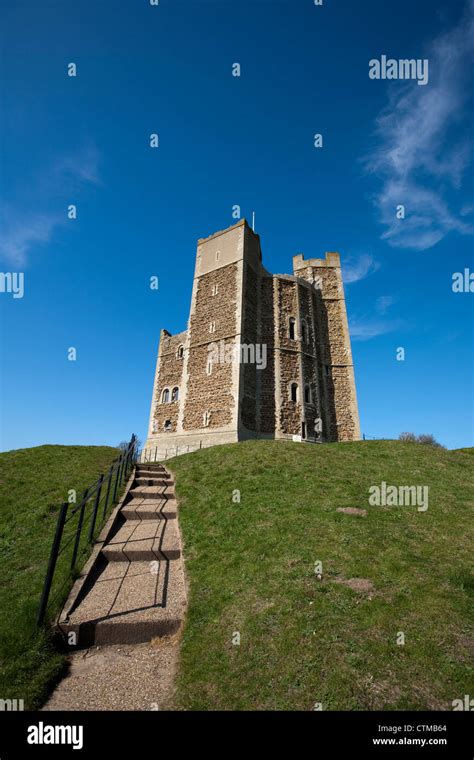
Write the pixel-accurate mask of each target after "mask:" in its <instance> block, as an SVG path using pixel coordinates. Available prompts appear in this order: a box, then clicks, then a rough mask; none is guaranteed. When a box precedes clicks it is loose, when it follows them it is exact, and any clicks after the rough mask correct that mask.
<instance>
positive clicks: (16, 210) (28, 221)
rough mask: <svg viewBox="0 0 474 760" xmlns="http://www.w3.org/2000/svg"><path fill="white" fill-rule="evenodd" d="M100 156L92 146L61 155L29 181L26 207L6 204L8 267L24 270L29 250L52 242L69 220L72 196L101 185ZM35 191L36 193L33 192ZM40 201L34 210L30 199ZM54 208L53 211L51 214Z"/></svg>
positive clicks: (1, 229) (3, 228) (0, 223)
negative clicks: (75, 152)
mask: <svg viewBox="0 0 474 760" xmlns="http://www.w3.org/2000/svg"><path fill="white" fill-rule="evenodd" d="M98 164H99V155H98V152H97V151H96V149H95V148H93V147H91V146H89V147H87V148H84V149H83V150H81V151H79V152H78V153H77V154H75V155H69V156H61V157H60V158H58V159H57V161H56V162H55V163H54V164H53V165H52V166H50V167H49V168H48V169H47V170H46V171H45V172H43V173H42V174H41V175H39V176H37V177H35V178H34V179H33V180H31V181H30V183H29V186H28V192H26V191H25V193H24V198H25V202H24V205H23V206H19V205H18V203H16V204H11V203H8V202H6V203H4V205H3V208H2V214H1V218H0V260H1V261H4V262H5V263H6V264H7V265H8V266H13V267H16V268H21V267H25V265H26V263H27V259H28V254H29V253H30V251H31V250H32V249H33V248H34V247H35V246H37V245H39V244H42V245H44V244H46V243H49V242H50V240H51V239H52V237H53V234H54V231H55V230H56V229H57V228H58V227H59V226H60V225H62V224H65V223H66V221H67V217H66V209H67V204H68V203H70V202H72V199H71V196H72V195H73V194H74V198H76V196H77V194H78V193H79V192H80V191H81V190H82V189H83V188H84V186H86V185H88V184H98V183H99V182H100V179H99V173H98ZM32 190H33V193H32ZM31 195H33V196H34V197H35V198H39V199H40V203H41V208H39V207H38V204H35V207H34V208H32V204H31V201H28V200H27V196H31ZM51 207H53V208H54V210H53V211H51Z"/></svg>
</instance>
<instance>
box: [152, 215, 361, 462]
mask: <svg viewBox="0 0 474 760" xmlns="http://www.w3.org/2000/svg"><path fill="white" fill-rule="evenodd" d="M359 437H360V433H359V417H358V411H357V399H356V392H355V382H354V368H353V364H352V354H351V345H350V338H349V330H348V325H347V316H346V306H345V300H344V290H343V285H342V277H341V268H340V261H339V255H338V254H337V253H328V254H326V258H325V259H308V260H305V259H304V257H303V256H302V255H299V256H295V257H294V258H293V275H272V274H270V273H269V272H267V271H266V269H265V268H264V267H263V264H262V254H261V249H260V239H259V236H258V235H256V234H255V233H254V232H253V230H252V229H251V228H250V227H249V226H248V224H247V222H246V221H245V220H241V221H240V222H238V223H237V224H235V225H234V226H232V227H229V228H228V229H226V230H223V231H221V232H216V233H215V234H213V235H211V236H210V237H208V238H203V239H200V240H198V247H197V254H196V268H195V274H194V284H193V291H192V298H191V310H190V315H189V321H188V329H187V330H185V331H184V332H182V333H179V334H178V335H170V334H169V333H168V332H167V331H166V330H162V331H161V336H160V345H159V349H158V360H157V365H156V374H155V383H154V389H153V398H152V404H151V413H150V425H149V430H148V440H147V443H146V448H147V449H150V456H152V457H153V458H154V457H155V456H156V458H157V459H163V458H166V457H167V456H173V455H175V454H176V453H183V452H185V451H187V450H189V451H192V450H195V449H196V448H200V447H201V446H202V447H205V446H212V445H215V444H219V443H230V442H235V441H241V440H245V439H249V438H282V439H289V440H293V439H295V440H303V441H308V442H329V441H350V440H357V439H358V438H359Z"/></svg>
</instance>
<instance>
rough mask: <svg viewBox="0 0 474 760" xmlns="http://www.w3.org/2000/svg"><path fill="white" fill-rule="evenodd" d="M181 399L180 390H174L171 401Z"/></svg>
mask: <svg viewBox="0 0 474 760" xmlns="http://www.w3.org/2000/svg"><path fill="white" fill-rule="evenodd" d="M178 399H179V388H173V391H172V393H171V401H172V402H173V401H178Z"/></svg>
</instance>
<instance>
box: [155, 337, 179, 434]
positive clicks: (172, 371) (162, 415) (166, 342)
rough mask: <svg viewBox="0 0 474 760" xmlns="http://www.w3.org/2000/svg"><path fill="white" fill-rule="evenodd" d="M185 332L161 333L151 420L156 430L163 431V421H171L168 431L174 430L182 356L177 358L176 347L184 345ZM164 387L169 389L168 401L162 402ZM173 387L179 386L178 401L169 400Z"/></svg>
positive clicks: (177, 408)
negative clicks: (175, 333)
mask: <svg viewBox="0 0 474 760" xmlns="http://www.w3.org/2000/svg"><path fill="white" fill-rule="evenodd" d="M185 341H186V332H183V333H179V335H167V334H166V333H165V332H163V333H162V336H161V342H160V348H159V352H160V357H159V358H160V365H159V372H158V377H157V379H156V386H155V396H154V398H155V409H154V415H153V420H154V423H155V426H156V432H159V433H163V432H164V426H165V422H167V421H168V420H169V421H170V422H171V428H170V430H169V432H175V431H176V425H177V422H178V411H179V404H180V402H181V395H182V376H183V358H179V356H178V349H179V347H180V346H184V343H185ZM165 388H168V390H169V397H170V402H169V403H162V394H163V391H164V389H165ZM173 388H179V399H178V401H175V402H171V394H172V391H173Z"/></svg>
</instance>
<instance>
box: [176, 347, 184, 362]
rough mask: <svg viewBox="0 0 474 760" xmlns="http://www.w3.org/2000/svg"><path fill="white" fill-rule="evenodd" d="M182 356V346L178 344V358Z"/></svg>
mask: <svg viewBox="0 0 474 760" xmlns="http://www.w3.org/2000/svg"><path fill="white" fill-rule="evenodd" d="M183 356H184V346H178V352H177V357H178V359H182V358H183Z"/></svg>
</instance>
